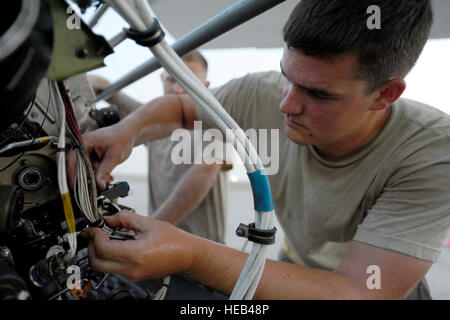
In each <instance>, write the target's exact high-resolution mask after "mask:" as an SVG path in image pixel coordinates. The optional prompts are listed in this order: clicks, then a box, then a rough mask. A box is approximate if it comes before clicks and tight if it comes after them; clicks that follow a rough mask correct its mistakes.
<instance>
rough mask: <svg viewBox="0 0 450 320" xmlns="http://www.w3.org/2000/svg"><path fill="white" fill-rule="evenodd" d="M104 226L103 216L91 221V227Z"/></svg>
mask: <svg viewBox="0 0 450 320" xmlns="http://www.w3.org/2000/svg"><path fill="white" fill-rule="evenodd" d="M104 226H105V218H104V217H100V218H99V219H98V220H97V221H94V222H92V223H91V227H97V228H100V229H101V228H103V227H104Z"/></svg>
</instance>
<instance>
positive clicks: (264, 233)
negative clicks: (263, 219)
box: [236, 223, 277, 244]
mask: <svg viewBox="0 0 450 320" xmlns="http://www.w3.org/2000/svg"><path fill="white" fill-rule="evenodd" d="M276 232H277V228H276V227H273V228H272V229H270V230H266V229H258V228H256V227H255V223H250V224H249V225H246V224H244V223H240V224H239V226H238V228H237V229H236V234H237V236H238V237H244V238H247V239H248V240H249V241H252V242H256V243H259V244H273V243H275V233H276Z"/></svg>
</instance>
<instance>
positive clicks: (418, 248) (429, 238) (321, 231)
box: [196, 72, 450, 270]
mask: <svg viewBox="0 0 450 320" xmlns="http://www.w3.org/2000/svg"><path fill="white" fill-rule="evenodd" d="M282 81H283V79H282V75H281V74H279V73H277V72H263V73H256V74H250V75H247V76H244V77H242V78H240V79H235V80H232V81H230V82H229V83H227V84H226V85H224V86H222V87H220V88H216V89H214V90H213V93H214V94H215V96H216V97H217V98H218V100H219V101H220V102H221V103H222V105H223V106H224V108H225V109H226V110H227V111H228V112H229V113H230V115H231V116H232V117H233V118H234V119H235V120H236V121H237V123H238V124H239V125H240V126H241V127H242V129H243V130H244V131H245V130H247V129H249V128H255V129H279V130H280V134H279V136H280V139H279V152H280V165H279V171H278V173H276V174H274V175H270V176H268V177H269V181H270V185H271V190H272V195H273V199H274V203H275V212H276V214H277V217H278V219H279V221H280V224H281V226H282V227H283V230H284V232H285V234H286V236H287V238H288V239H289V242H290V243H291V245H292V247H293V250H294V251H295V254H296V255H297V256H298V258H299V259H300V261H301V262H302V264H304V265H307V266H309V267H317V268H322V269H326V270H332V269H334V268H336V267H337V266H338V265H339V263H340V262H341V261H342V259H343V258H344V257H345V255H346V253H347V251H348V249H349V245H350V243H351V241H352V240H357V241H360V242H364V243H367V244H371V245H374V246H377V247H380V248H385V249H389V250H393V251H397V252H401V253H404V254H407V255H409V256H413V257H416V258H419V259H423V260H427V261H436V260H437V259H438V257H439V255H440V252H441V249H442V246H443V244H444V241H445V239H446V237H447V236H448V232H449V229H450V136H449V133H450V117H449V116H448V115H446V114H445V113H443V112H441V111H439V110H437V109H434V108H432V107H430V106H427V105H425V104H422V103H419V102H415V101H411V100H406V99H399V100H398V101H396V102H395V103H394V104H393V105H392V113H391V116H390V119H389V121H388V123H387V125H386V126H385V127H384V128H383V130H382V131H381V132H380V133H379V134H378V135H377V136H376V137H375V138H374V139H373V140H372V141H371V142H370V143H369V144H367V145H366V146H364V147H363V148H362V149H361V150H359V151H358V152H357V153H356V154H353V155H351V156H350V157H349V158H346V159H344V160H342V161H338V162H330V161H326V160H324V159H323V158H322V157H321V156H320V155H319V154H318V153H317V152H316V151H315V149H314V147H313V146H301V145H298V144H295V143H294V142H292V141H291V140H290V139H289V138H288V137H287V136H286V134H285V132H284V120H283V114H282V113H281V112H280V111H279V105H280V102H281V92H282ZM196 113H197V117H199V118H200V119H204V118H205V117H204V116H203V115H204V114H203V112H202V110H201V109H200V108H196Z"/></svg>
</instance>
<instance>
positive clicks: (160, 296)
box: [153, 276, 170, 300]
mask: <svg viewBox="0 0 450 320" xmlns="http://www.w3.org/2000/svg"><path fill="white" fill-rule="evenodd" d="M169 284H170V276H167V277H165V278H164V279H163V285H162V287H161V289H159V290H158V292H157V293H156V294H155V297H154V298H153V300H164V298H165V297H166V294H167V290H168V288H169Z"/></svg>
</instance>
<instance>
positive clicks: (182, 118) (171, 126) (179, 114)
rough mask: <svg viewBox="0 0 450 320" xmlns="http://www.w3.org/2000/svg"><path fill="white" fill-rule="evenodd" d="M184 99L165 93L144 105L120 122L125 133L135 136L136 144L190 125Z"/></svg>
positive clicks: (167, 134)
mask: <svg viewBox="0 0 450 320" xmlns="http://www.w3.org/2000/svg"><path fill="white" fill-rule="evenodd" d="M184 112H185V110H184V108H183V100H182V99H181V98H180V97H178V96H176V95H165V96H162V97H159V98H156V99H154V100H152V101H150V102H149V103H147V104H144V105H142V106H141V107H140V108H139V109H138V110H136V111H135V112H133V113H131V114H130V115H129V116H127V117H126V118H125V119H123V120H122V121H121V122H120V123H119V127H120V129H121V130H124V133H127V134H130V135H132V136H133V137H134V138H135V146H138V145H140V144H143V143H146V142H149V141H153V140H157V139H160V138H164V137H167V136H169V135H170V134H171V133H172V131H174V130H175V129H177V128H184V127H188V125H189V124H188V122H187V118H190V117H186V115H185V114H184Z"/></svg>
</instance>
